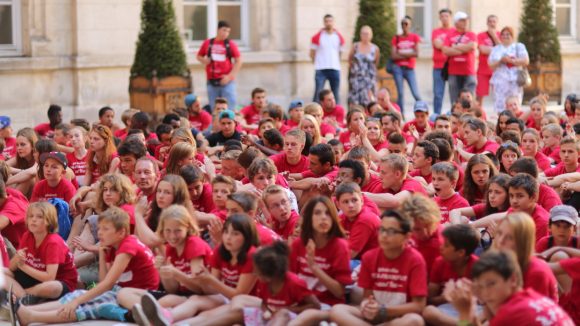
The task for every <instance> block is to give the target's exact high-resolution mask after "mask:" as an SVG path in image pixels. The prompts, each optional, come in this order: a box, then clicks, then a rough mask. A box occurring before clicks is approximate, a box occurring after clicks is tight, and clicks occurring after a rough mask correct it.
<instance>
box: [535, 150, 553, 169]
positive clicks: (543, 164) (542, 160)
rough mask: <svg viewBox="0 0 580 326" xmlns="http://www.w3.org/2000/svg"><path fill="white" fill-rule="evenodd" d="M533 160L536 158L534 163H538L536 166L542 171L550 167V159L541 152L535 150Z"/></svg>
mask: <svg viewBox="0 0 580 326" xmlns="http://www.w3.org/2000/svg"><path fill="white" fill-rule="evenodd" d="M534 160H536V163H538V168H540V170H542V171H544V170H547V169H549V168H551V166H550V164H551V162H550V159H549V158H548V157H547V156H546V155H545V154H544V153H542V152H537V153H536V156H535V157H534Z"/></svg>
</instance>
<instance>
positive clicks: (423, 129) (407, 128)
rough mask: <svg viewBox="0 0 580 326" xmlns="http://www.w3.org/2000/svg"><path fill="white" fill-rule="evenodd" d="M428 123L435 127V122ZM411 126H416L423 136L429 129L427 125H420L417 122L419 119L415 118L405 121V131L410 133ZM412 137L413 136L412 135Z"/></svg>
mask: <svg viewBox="0 0 580 326" xmlns="http://www.w3.org/2000/svg"><path fill="white" fill-rule="evenodd" d="M428 123H429V125H430V126H431V129H433V128H435V124H434V123H433V122H431V121H429V122H428ZM411 126H415V129H417V132H418V133H419V135H421V136H422V135H423V134H425V132H426V131H427V129H426V127H427V126H423V127H421V126H419V125H418V124H417V121H416V120H415V119H413V120H411V121H409V122H407V123H405V124H404V125H403V132H406V133H407V132H408V133H410V128H409V127H411ZM411 137H412V136H411Z"/></svg>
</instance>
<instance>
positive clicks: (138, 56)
mask: <svg viewBox="0 0 580 326" xmlns="http://www.w3.org/2000/svg"><path fill="white" fill-rule="evenodd" d="M154 71H155V72H156V74H157V77H158V78H164V77H168V76H186V75H189V69H188V68H187V59H186V55H185V50H184V48H183V42H182V40H181V37H180V35H179V31H178V29H177V26H176V23H175V10H174V8H173V2H172V1H171V0H144V1H143V7H142V10H141V31H140V32H139V39H138V40H137V49H136V51H135V59H134V61H133V66H132V67H131V76H132V77H136V76H142V77H146V78H149V79H150V78H152V77H153V74H154V73H153V72H154Z"/></svg>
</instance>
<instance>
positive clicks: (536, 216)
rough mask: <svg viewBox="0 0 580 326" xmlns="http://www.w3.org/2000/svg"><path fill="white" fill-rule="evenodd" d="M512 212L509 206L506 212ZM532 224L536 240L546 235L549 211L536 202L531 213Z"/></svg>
mask: <svg viewBox="0 0 580 326" xmlns="http://www.w3.org/2000/svg"><path fill="white" fill-rule="evenodd" d="M512 212H514V209H513V208H511V207H510V208H509V209H508V210H507V213H508V214H509V213H512ZM531 216H532V219H533V220H534V224H535V225H536V242H538V241H539V240H540V239H541V238H543V237H545V236H547V235H548V221H549V220H550V213H548V212H547V211H546V210H545V209H544V208H543V207H542V206H540V205H538V204H536V207H535V208H534V211H533V212H532V214H531Z"/></svg>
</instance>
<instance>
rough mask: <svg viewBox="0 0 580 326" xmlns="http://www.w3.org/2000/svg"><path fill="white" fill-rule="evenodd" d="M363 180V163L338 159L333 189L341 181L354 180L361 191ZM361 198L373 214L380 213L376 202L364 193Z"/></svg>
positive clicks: (341, 182) (364, 179)
mask: <svg viewBox="0 0 580 326" xmlns="http://www.w3.org/2000/svg"><path fill="white" fill-rule="evenodd" d="M356 148H358V147H355V149H356ZM351 151H352V150H351ZM349 156H350V155H349ZM365 181H366V177H365V170H364V167H363V164H362V163H361V162H360V161H356V160H352V159H346V160H342V161H340V163H339V164H338V175H337V176H336V179H335V182H334V184H333V189H336V187H338V186H339V185H341V184H343V183H347V182H354V183H356V184H357V185H359V187H361V191H364V190H363V186H362V185H363V184H364V183H365ZM379 184H380V181H379ZM335 199H336V198H335ZM362 199H363V206H364V207H365V208H368V209H369V210H370V211H371V212H373V213H374V214H377V215H379V214H381V212H380V211H379V207H378V206H377V204H375V203H374V202H373V201H372V200H370V199H369V198H368V197H367V196H366V195H365V194H364V193H363V195H362Z"/></svg>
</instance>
